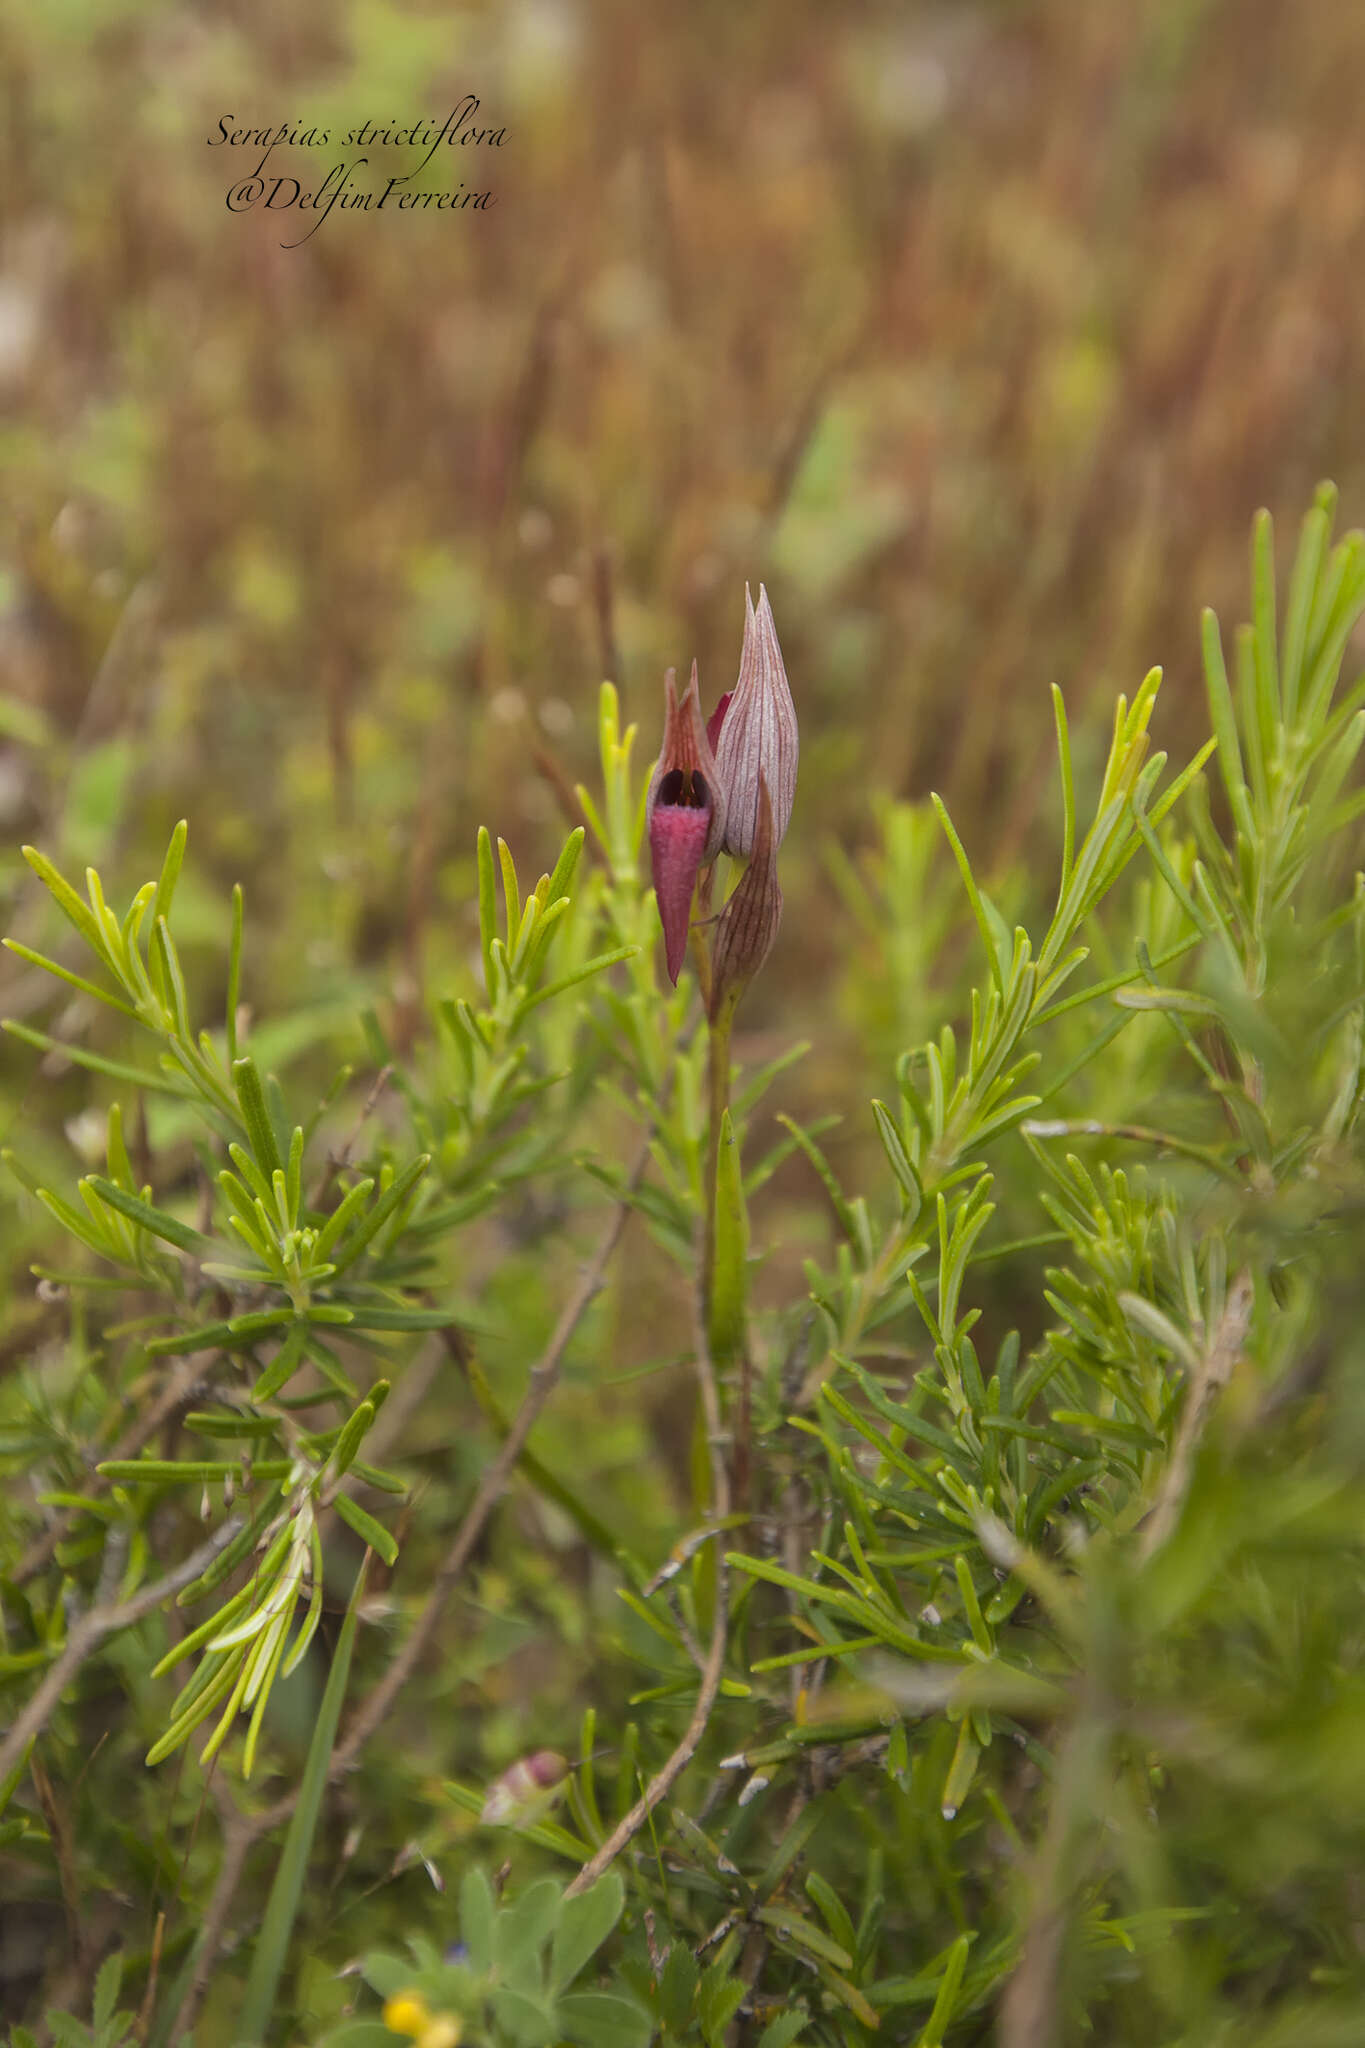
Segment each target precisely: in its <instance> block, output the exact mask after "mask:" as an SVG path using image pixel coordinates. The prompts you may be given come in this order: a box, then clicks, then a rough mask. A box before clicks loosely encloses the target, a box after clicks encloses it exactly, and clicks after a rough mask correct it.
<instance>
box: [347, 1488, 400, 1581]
mask: <svg viewBox="0 0 1365 2048" xmlns="http://www.w3.org/2000/svg"><path fill="white" fill-rule="evenodd" d="M332 1506H333V1507H334V1508H335V1509H336V1511H337V1513H338V1514H339V1515H340V1517H341V1519H342V1521H343V1522H345V1523H346V1525H347V1526H348V1528H351V1529H354V1530H355V1533H356V1535H357V1536H359V1537H360V1538H361V1540H362V1541H363V1542H365V1543H368V1544H369V1546H370V1549H371V1550H373V1551H374V1552H375V1553H376V1555H377V1556H379V1557H382V1558H383V1560H384V1562H385V1564H386V1565H390V1566H392V1565H395V1564H396V1563H397V1562H398V1545H397V1543H396V1542H395V1540H394V1538H393V1537H392V1536H391V1535H390V1534H389V1532H388V1530H387V1529H386V1528H385V1527H384V1524H383V1523H382V1522H376V1520H375V1518H374V1516H373V1515H369V1514H366V1512H365V1510H364V1508H362V1507H360V1506H359V1505H358V1504H357V1503H356V1502H355V1501H353V1500H352V1499H351V1496H350V1495H349V1493H339V1494H338V1495H337V1496H336V1498H335V1500H334V1501H333V1502H332Z"/></svg>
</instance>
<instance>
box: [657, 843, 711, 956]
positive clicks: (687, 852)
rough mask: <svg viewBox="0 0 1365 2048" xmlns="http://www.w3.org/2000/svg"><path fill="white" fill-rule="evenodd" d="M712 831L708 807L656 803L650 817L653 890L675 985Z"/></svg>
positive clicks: (684, 951)
mask: <svg viewBox="0 0 1365 2048" xmlns="http://www.w3.org/2000/svg"><path fill="white" fill-rule="evenodd" d="M710 830H711V813H710V810H709V808H708V809H705V810H698V809H693V808H684V807H682V806H681V805H675V804H662V803H656V804H655V806H654V816H653V817H652V818H651V819H650V824H649V854H650V859H651V860H652V861H653V863H654V893H655V895H656V896H657V897H658V899H659V916H660V918H661V919H662V920H663V928H664V954H665V957H666V959H667V961H668V978H669V980H670V981H671V982H672V983H673V984H674V985H675V987H676V985H677V980H678V975H679V974H680V972H681V971H682V964H683V960H684V959H685V957H686V954H687V929H688V925H689V923H690V921H691V916H692V892H693V890H694V889H695V888H696V886H697V876H698V875H699V874H700V872H701V866H702V858H703V855H704V854H705V851H706V839H707V834H708V833H709V832H710Z"/></svg>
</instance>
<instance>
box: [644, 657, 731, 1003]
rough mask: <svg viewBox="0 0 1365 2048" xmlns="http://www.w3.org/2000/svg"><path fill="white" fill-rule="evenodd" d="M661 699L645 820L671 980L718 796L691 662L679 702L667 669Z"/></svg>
mask: <svg viewBox="0 0 1365 2048" xmlns="http://www.w3.org/2000/svg"><path fill="white" fill-rule="evenodd" d="M664 704H665V715H664V743H663V747H662V749H661V751H660V754H659V759H658V762H657V764H656V765H655V769H654V774H653V776H652V777H651V779H650V784H649V796H648V800H647V802H646V806H645V823H646V827H647V830H648V833H649V855H650V860H651V862H652V863H653V868H654V893H655V895H656V896H657V897H658V899H659V916H660V919H661V920H662V923H663V928H664V949H665V952H666V954H667V958H668V973H669V979H670V980H671V981H672V982H674V984H676V983H677V979H678V975H679V973H680V972H681V969H682V964H683V959H684V957H685V955H686V952H687V927H688V923H689V921H690V918H691V915H692V893H693V891H694V889H695V888H696V886H697V876H698V875H699V874H700V872H701V870H702V868H703V867H705V865H706V863H707V862H708V861H711V860H714V859H715V857H716V855H717V853H718V852H719V851H720V843H721V837H722V834H723V833H724V831H725V800H724V798H723V797H722V795H721V792H720V784H719V780H718V778H717V775H716V761H715V756H714V754H713V753H712V751H711V742H710V741H709V740H708V738H707V736H706V727H705V726H704V725H703V724H702V717H701V704H700V701H699V699H698V696H697V665H696V663H695V662H693V664H692V677H691V681H690V682H689V683H688V685H687V688H686V689H685V690H684V691H683V694H682V697H681V699H679V697H678V693H677V687H676V678H675V676H674V672H673V670H672V669H670V670H669V671H668V674H667V675H666V676H665V677H664Z"/></svg>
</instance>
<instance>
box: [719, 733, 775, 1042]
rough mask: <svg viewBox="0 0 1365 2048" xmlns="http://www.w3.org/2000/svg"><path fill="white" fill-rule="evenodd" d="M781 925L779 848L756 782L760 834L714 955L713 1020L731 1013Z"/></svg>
mask: <svg viewBox="0 0 1365 2048" xmlns="http://www.w3.org/2000/svg"><path fill="white" fill-rule="evenodd" d="M781 921H782V891H781V889H779V887H778V886H777V842H776V838H775V835H774V832H773V807H772V804H771V802H770V800H769V797H768V778H767V776H766V775H764V774H762V773H760V775H759V778H758V831H757V834H756V835H755V838H754V850H753V858H752V859H751V860H750V862H749V865H748V867H747V868H745V870H744V873H743V874H742V875H741V876H740V878H739V885H738V887H737V888H736V890H735V892H734V894H733V896H732V897H731V898H730V900H729V902H728V903H727V904H726V906H725V908H724V910H723V911H722V912H721V915H720V923H719V924H718V925H717V926H716V944H715V950H714V952H713V953H712V955H711V1018H712V1021H713V1022H714V1021H715V1019H716V1018H717V1017H718V1016H720V1015H721V1013H722V1011H723V1010H726V1009H729V1010H733V1009H734V1006H735V1004H736V1003H738V1001H739V999H740V997H741V996H742V995H743V993H744V991H745V989H746V988H747V987H748V986H749V983H750V982H751V981H752V980H753V978H754V976H755V975H756V974H757V973H758V970H759V968H760V967H761V966H762V965H763V963H764V961H765V960H766V959H767V957H768V955H769V953H770V952H771V951H772V945H773V940H774V939H775V938H776V937H777V927H778V925H779V924H780V923H781Z"/></svg>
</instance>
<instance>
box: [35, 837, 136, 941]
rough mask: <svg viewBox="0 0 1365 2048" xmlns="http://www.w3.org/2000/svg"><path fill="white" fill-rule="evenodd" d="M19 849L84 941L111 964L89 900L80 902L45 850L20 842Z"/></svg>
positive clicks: (101, 930)
mask: <svg viewBox="0 0 1365 2048" xmlns="http://www.w3.org/2000/svg"><path fill="white" fill-rule="evenodd" d="M19 851H20V852H21V853H22V854H23V856H24V859H25V860H26V861H27V862H28V864H29V866H30V867H31V868H32V870H33V872H34V874H35V875H37V877H38V879H39V881H40V882H42V883H43V884H44V885H45V887H46V888H47V889H48V890H49V891H50V892H51V894H52V897H53V899H54V900H55V902H56V904H57V908H58V909H59V910H60V911H61V913H62V915H63V916H64V917H66V918H68V919H69V920H70V922H71V923H72V924H73V925H75V927H76V930H77V931H78V932H79V933H80V935H81V937H82V938H83V939H84V940H85V943H86V945H87V946H89V947H90V949H91V951H92V952H94V953H96V954H97V955H98V956H99V958H100V959H101V960H103V961H104V962H105V963H106V965H110V966H112V964H113V963H112V962H111V961H110V959H109V946H108V941H107V940H106V938H105V934H104V931H103V929H102V927H101V925H100V922H99V919H98V918H97V917H96V916H95V913H94V911H93V910H91V908H90V906H89V904H88V903H84V902H82V900H81V898H80V897H79V896H78V895H77V893H76V891H75V890H74V889H73V888H72V886H71V884H70V882H68V881H67V879H66V877H65V875H63V874H61V873H60V872H59V871H58V869H56V868H55V867H54V866H53V865H52V862H51V861H50V860H49V859H48V857H47V855H46V854H45V853H39V851H38V849H37V847H36V846H21V847H20V849H19Z"/></svg>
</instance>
